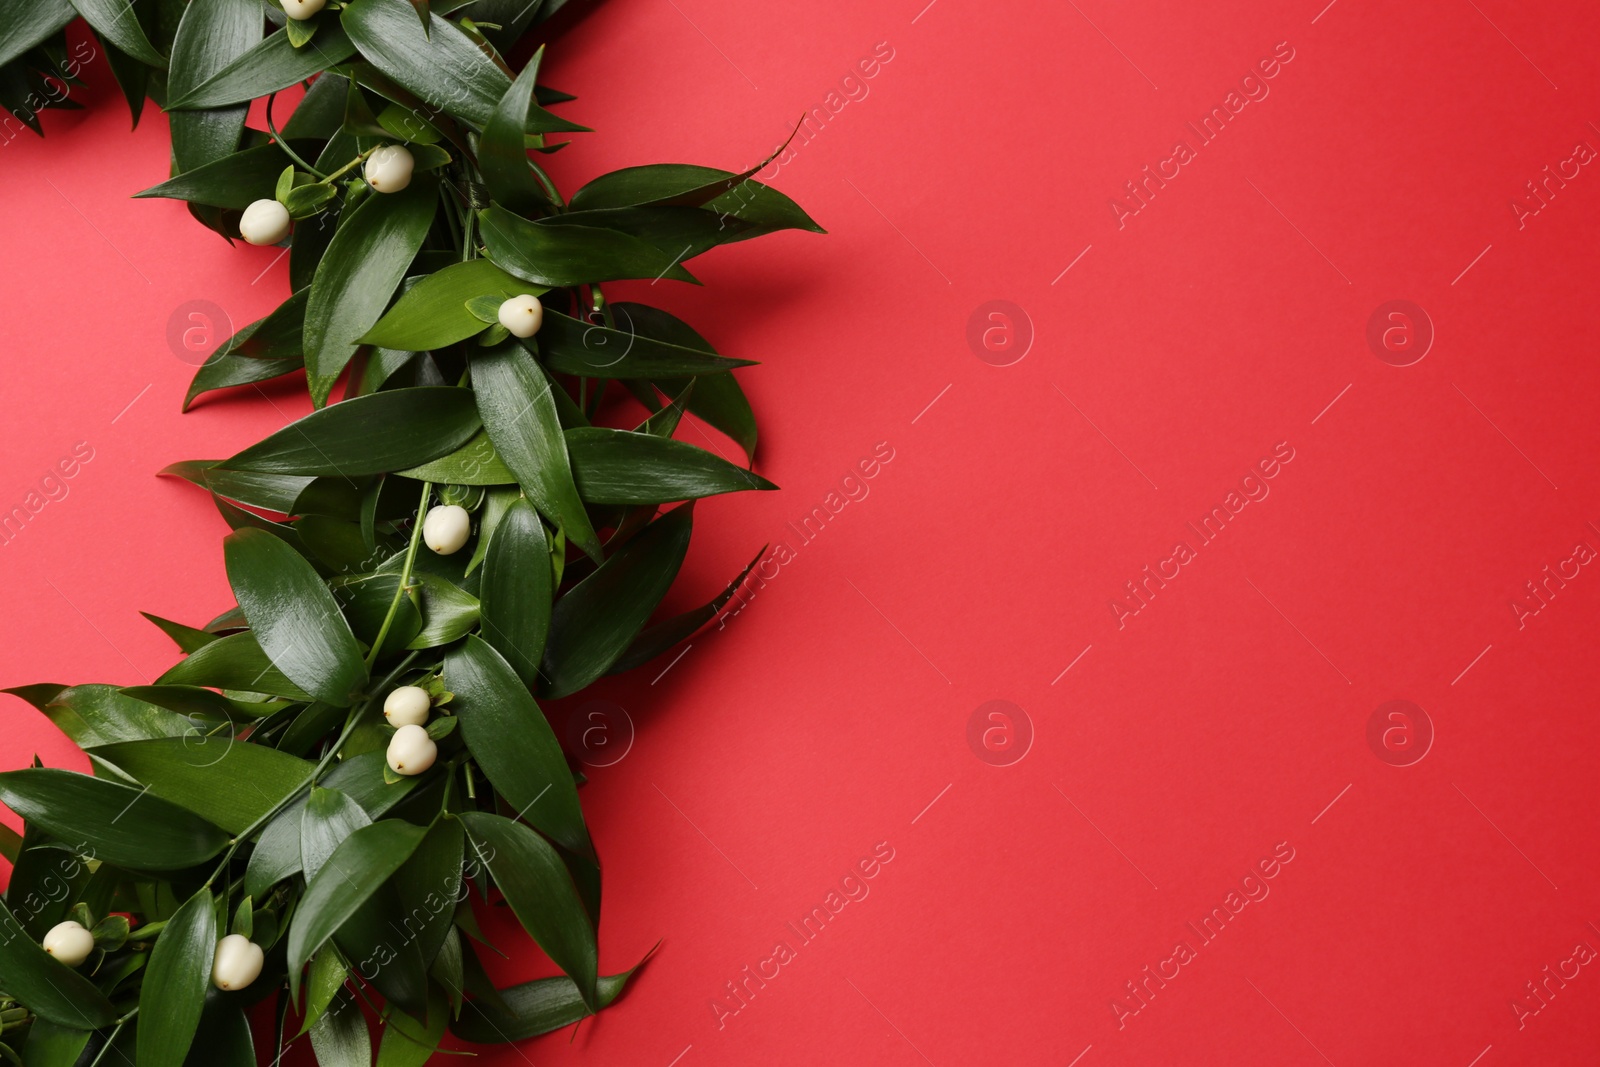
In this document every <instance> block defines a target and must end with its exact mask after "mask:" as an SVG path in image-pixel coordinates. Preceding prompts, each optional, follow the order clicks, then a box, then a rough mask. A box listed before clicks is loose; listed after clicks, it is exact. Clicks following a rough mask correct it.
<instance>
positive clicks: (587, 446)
mask: <svg viewBox="0 0 1600 1067" xmlns="http://www.w3.org/2000/svg"><path fill="white" fill-rule="evenodd" d="M566 436H567V455H568V457H569V458H570V460H571V462H572V474H573V477H574V478H576V479H577V482H578V494H579V495H580V496H582V497H583V499H584V501H585V502H587V503H590V504H661V503H666V502H668V501H674V500H694V499H698V498H700V497H707V496H716V495H717V494H719V493H737V492H742V491H743V490H746V489H776V488H777V486H775V485H773V484H772V483H771V482H769V481H767V480H766V479H765V478H763V477H761V476H760V475H758V474H752V473H751V472H749V471H747V470H745V469H744V468H743V467H740V466H736V465H735V464H732V463H729V462H728V461H727V460H725V459H723V458H721V457H720V456H716V455H713V454H712V453H710V452H707V451H706V450H705V449H703V448H696V447H695V446H694V445H691V444H688V443H686V442H683V441H674V440H671V439H670V438H666V437H655V436H653V435H651V434H643V433H631V432H629V431H627V430H613V429H609V428H606V427H602V426H585V427H580V428H578V429H575V430H568V431H566Z"/></svg>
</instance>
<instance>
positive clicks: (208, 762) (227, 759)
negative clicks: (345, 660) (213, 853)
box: [94, 724, 314, 834]
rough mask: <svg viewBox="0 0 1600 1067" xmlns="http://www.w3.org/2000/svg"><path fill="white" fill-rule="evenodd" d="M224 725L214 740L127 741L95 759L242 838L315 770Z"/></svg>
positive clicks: (101, 750)
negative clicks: (243, 738)
mask: <svg viewBox="0 0 1600 1067" xmlns="http://www.w3.org/2000/svg"><path fill="white" fill-rule="evenodd" d="M233 733H234V730H233V729H232V728H231V724H230V725H225V726H224V727H223V728H222V730H221V732H219V733H214V734H211V735H207V734H201V733H199V732H198V731H196V732H195V733H194V734H193V735H192V736H189V737H182V738H179V737H168V738H162V739H160V740H156V741H124V742H122V743H121V744H116V745H107V746H106V747H104V748H98V749H96V750H95V753H94V754H95V757H96V758H97V759H101V760H104V761H105V762H107V763H109V764H111V765H112V766H113V767H116V768H117V769H119V770H121V771H122V772H124V773H125V774H127V775H128V776H129V777H131V778H133V779H134V780H135V781H137V782H138V783H139V784H140V785H144V786H148V787H149V788H150V794H151V795H152V796H157V797H160V798H162V799H163V800H170V801H172V802H173V803H174V804H177V805H179V806H180V807H183V808H187V809H188V810H189V811H192V812H194V813H195V814H196V815H200V816H203V817H204V818H205V819H207V820H208V821H210V822H212V823H215V824H216V825H217V826H220V827H222V828H223V829H224V830H227V831H228V832H229V833H235V834H237V833H242V832H244V831H245V830H246V829H248V828H249V827H251V826H253V825H254V824H255V823H256V822H257V821H258V820H260V819H261V818H263V817H264V816H265V815H267V813H268V812H271V811H272V810H273V809H275V808H276V807H277V806H278V805H279V804H281V803H282V802H283V801H284V800H285V799H287V798H288V797H289V796H290V795H291V794H293V793H294V792H295V791H297V790H298V789H299V788H300V787H301V786H303V785H305V783H306V782H307V781H309V780H310V778H311V772H312V770H313V769H314V768H313V765H312V764H310V763H308V762H306V761H305V760H303V759H298V758H296V757H294V756H291V755H289V754H288V753H286V752H279V751H278V750H277V749H274V748H268V747H267V746H266V745H256V744H251V743H250V742H248V741H243V740H238V739H236V738H235V737H234V736H233Z"/></svg>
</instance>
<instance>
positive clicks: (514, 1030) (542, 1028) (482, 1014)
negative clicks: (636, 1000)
mask: <svg viewBox="0 0 1600 1067" xmlns="http://www.w3.org/2000/svg"><path fill="white" fill-rule="evenodd" d="M642 966H644V961H643V960H640V961H639V963H638V964H636V965H635V966H633V967H632V968H630V969H628V970H626V971H623V972H622V973H621V974H613V975H605V976H602V977H601V978H600V980H599V982H598V983H597V984H596V990H595V992H596V1006H597V1007H599V1008H607V1007H610V1006H611V1004H612V1003H613V1002H614V1001H615V1000H616V999H617V997H619V996H621V995H622V991H623V990H624V989H625V988H627V985H628V982H629V981H630V980H631V979H632V978H633V976H634V974H635V972H637V971H638V970H639V968H640V967H642ZM500 1001H501V1003H500V1004H498V1005H497V1004H495V1003H494V1001H493V999H492V998H489V997H478V998H477V999H476V1000H469V1001H467V1002H466V1003H465V1004H464V1005H462V1008H461V1017H460V1018H459V1019H457V1020H455V1022H453V1023H451V1024H450V1032H451V1033H453V1034H455V1035H456V1036H457V1037H459V1038H461V1039H462V1040H463V1041H471V1042H474V1043H476V1044H480V1045H498V1044H503V1043H506V1042H511V1041H526V1040H527V1039H528V1038H530V1037H537V1036H539V1035H540V1034H548V1033H550V1032H551V1031H552V1030H559V1029H561V1028H562V1027H564V1026H571V1025H572V1024H573V1023H575V1022H579V1021H581V1020H582V1019H583V1018H584V1017H585V1016H586V1015H588V1014H590V1012H589V1006H588V1005H587V1004H585V1003H584V1002H583V996H582V995H581V994H580V993H579V992H578V986H577V983H575V982H573V980H572V979H570V978H559V977H558V978H538V979H535V980H534V981H532V982H523V983H522V984H521V985H514V986H512V987H511V988H510V989H502V990H500Z"/></svg>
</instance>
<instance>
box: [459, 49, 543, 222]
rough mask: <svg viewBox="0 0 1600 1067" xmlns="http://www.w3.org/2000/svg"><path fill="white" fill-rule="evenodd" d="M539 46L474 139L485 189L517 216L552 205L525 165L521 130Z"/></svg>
mask: <svg viewBox="0 0 1600 1067" xmlns="http://www.w3.org/2000/svg"><path fill="white" fill-rule="evenodd" d="M543 58H544V48H543V46H541V47H540V48H539V50H538V51H537V52H535V53H534V54H533V57H532V58H531V59H529V60H528V65H527V66H525V67H523V68H522V73H521V74H519V75H517V80H516V81H514V82H512V83H511V88H509V89H507V90H506V95H505V96H503V97H501V99H500V102H499V103H498V104H497V105H495V109H494V114H493V115H492V116H490V118H489V122H488V124H487V125H485V126H484V128H483V136H482V137H480V138H479V139H478V169H479V171H480V172H481V173H482V174H483V182H484V184H485V185H486V186H488V188H489V196H490V197H491V198H492V199H493V200H494V202H495V203H497V204H501V205H503V206H505V207H506V208H509V209H510V210H511V211H513V212H515V213H517V214H518V215H523V216H528V217H532V216H534V215H542V214H545V213H547V212H549V211H551V210H552V208H553V207H554V205H553V204H551V202H550V198H549V196H548V195H547V194H546V193H545V191H544V188H543V187H542V186H541V185H540V184H539V181H538V179H537V178H535V177H534V175H533V168H532V167H531V166H529V164H528V149H527V140H526V137H525V136H524V133H523V131H524V130H525V129H526V128H527V125H528V113H529V111H530V109H532V108H533V107H534V106H535V105H534V103H533V88H534V82H536V81H537V80H538V77H539V61H540V60H541V59H543Z"/></svg>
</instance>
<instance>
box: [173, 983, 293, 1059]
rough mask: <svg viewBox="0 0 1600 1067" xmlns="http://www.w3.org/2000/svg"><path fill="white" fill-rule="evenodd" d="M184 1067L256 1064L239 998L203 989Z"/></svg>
mask: <svg viewBox="0 0 1600 1067" xmlns="http://www.w3.org/2000/svg"><path fill="white" fill-rule="evenodd" d="M142 1062H143V1061H141V1063H142ZM183 1067H256V1048H255V1039H254V1038H253V1037H252V1036H251V1034H250V1019H249V1017H248V1016H247V1015H246V1014H245V1010H244V1005H243V1004H242V1003H241V1002H240V998H238V997H235V996H233V995H231V994H228V993H224V992H222V991H221V990H219V989H214V988H213V989H208V990H206V996H205V1009H204V1011H202V1012H201V1014H200V1029H199V1031H198V1032H196V1034H195V1036H194V1047H193V1048H192V1049H190V1050H189V1058H188V1059H186V1060H184V1062H183ZM273 1067H276V1065H273Z"/></svg>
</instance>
